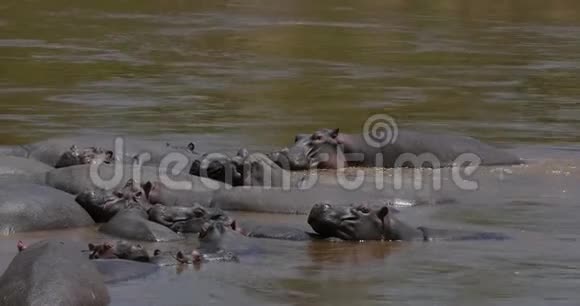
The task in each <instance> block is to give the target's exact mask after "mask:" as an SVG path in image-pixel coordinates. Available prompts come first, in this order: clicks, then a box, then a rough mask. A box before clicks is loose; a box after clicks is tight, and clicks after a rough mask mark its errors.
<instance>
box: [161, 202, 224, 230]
mask: <svg viewBox="0 0 580 306" xmlns="http://www.w3.org/2000/svg"><path fill="white" fill-rule="evenodd" d="M166 209H171V208H170V207H169V208H166ZM188 210H190V211H188V212H187V215H186V216H177V217H181V218H182V220H177V221H175V222H173V224H171V225H169V227H170V228H171V229H172V230H173V231H175V232H178V233H200V232H202V231H203V230H204V226H206V227H207V223H208V222H218V223H222V224H223V225H225V226H230V227H232V228H234V227H235V220H233V219H231V218H230V217H229V216H227V215H226V214H225V213H224V212H223V211H222V210H221V209H219V208H205V207H201V206H195V207H192V208H190V209H188ZM150 215H151V212H150Z"/></svg>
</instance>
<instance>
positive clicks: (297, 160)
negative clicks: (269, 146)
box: [268, 134, 310, 170]
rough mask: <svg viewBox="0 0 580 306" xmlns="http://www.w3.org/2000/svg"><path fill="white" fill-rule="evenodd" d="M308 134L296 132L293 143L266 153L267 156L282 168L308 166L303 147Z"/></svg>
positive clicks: (306, 144) (307, 140)
mask: <svg viewBox="0 0 580 306" xmlns="http://www.w3.org/2000/svg"><path fill="white" fill-rule="evenodd" d="M309 140H310V134H298V135H296V137H295V138H294V145H292V146H291V147H289V148H284V149H282V150H280V151H275V152H272V153H269V154H268V157H269V158H270V159H271V160H272V161H274V162H275V163H276V164H277V165H278V166H280V167H281V168H282V169H286V170H305V169H308V168H309V167H310V161H309V159H308V157H307V154H306V153H307V152H306V150H305V149H307V147H308V142H309Z"/></svg>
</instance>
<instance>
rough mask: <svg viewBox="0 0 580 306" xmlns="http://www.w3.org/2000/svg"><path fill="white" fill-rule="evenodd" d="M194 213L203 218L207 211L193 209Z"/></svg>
mask: <svg viewBox="0 0 580 306" xmlns="http://www.w3.org/2000/svg"><path fill="white" fill-rule="evenodd" d="M193 215H194V216H195V217H196V218H201V217H203V216H205V211H203V210H201V209H196V210H194V211H193Z"/></svg>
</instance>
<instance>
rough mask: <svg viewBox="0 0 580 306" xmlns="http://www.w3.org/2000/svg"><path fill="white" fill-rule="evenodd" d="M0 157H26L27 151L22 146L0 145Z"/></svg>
mask: <svg viewBox="0 0 580 306" xmlns="http://www.w3.org/2000/svg"><path fill="white" fill-rule="evenodd" d="M0 156H16V157H25V158H27V157H28V151H27V150H26V149H25V148H23V147H22V146H19V145H15V146H6V145H0Z"/></svg>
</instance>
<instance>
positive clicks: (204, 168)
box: [189, 149, 290, 187]
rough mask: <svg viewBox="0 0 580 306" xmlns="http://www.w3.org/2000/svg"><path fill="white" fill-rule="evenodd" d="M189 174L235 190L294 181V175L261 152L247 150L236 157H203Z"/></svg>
mask: <svg viewBox="0 0 580 306" xmlns="http://www.w3.org/2000/svg"><path fill="white" fill-rule="evenodd" d="M189 173H190V174H192V175H196V176H201V177H208V178H211V179H214V180H217V181H220V182H224V183H226V184H229V185H232V186H268V187H280V186H282V184H283V179H284V178H285V177H288V180H290V175H288V174H285V170H284V169H282V168H280V166H278V165H277V164H276V163H275V162H274V161H272V159H271V157H269V156H267V155H265V154H262V153H258V152H256V153H252V154H250V153H249V152H248V150H246V149H240V150H239V151H238V153H237V155H235V156H234V157H229V156H227V155H225V154H217V155H203V156H201V157H200V159H198V160H195V161H194V162H193V163H192V166H191V169H190V171H189ZM287 184H290V182H288V183H287Z"/></svg>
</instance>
